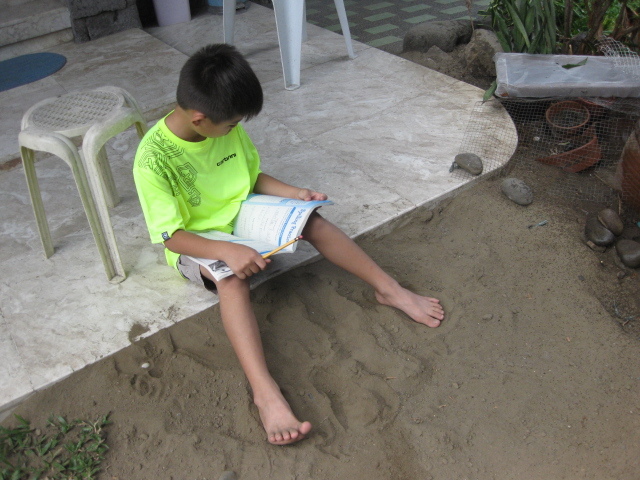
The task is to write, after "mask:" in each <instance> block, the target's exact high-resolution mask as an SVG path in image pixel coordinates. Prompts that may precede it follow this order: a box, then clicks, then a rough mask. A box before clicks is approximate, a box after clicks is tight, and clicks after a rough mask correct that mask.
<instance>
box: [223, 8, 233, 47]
mask: <svg viewBox="0 0 640 480" xmlns="http://www.w3.org/2000/svg"><path fill="white" fill-rule="evenodd" d="M235 22H236V0H224V1H223V2H222V30H223V35H224V37H223V42H224V43H226V44H228V45H233V30H234V28H235Z"/></svg>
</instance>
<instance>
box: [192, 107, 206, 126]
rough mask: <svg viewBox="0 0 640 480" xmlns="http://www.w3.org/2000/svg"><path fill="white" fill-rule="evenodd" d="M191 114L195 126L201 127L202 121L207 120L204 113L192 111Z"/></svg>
mask: <svg viewBox="0 0 640 480" xmlns="http://www.w3.org/2000/svg"><path fill="white" fill-rule="evenodd" d="M189 113H190V114H191V118H190V120H191V123H192V124H194V125H195V126H199V125H200V124H201V123H202V121H203V120H204V119H205V118H207V116H206V115H205V114H204V113H202V112H198V111H197V110H191V111H190V112H189Z"/></svg>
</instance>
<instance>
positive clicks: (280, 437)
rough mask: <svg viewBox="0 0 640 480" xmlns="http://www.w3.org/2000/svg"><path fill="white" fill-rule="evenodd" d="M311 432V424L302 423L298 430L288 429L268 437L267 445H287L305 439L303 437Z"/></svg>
mask: <svg viewBox="0 0 640 480" xmlns="http://www.w3.org/2000/svg"><path fill="white" fill-rule="evenodd" d="M310 431H311V424H310V423H309V422H303V423H301V424H300V426H299V428H298V429H289V430H283V431H279V432H274V433H272V434H271V435H269V443H272V444H274V445H289V444H291V443H295V442H298V441H300V440H302V439H304V438H305V435H306V434H307V433H309V432H310Z"/></svg>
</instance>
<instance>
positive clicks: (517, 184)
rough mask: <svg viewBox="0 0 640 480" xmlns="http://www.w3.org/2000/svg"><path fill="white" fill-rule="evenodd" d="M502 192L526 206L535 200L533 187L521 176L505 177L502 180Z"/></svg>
mask: <svg viewBox="0 0 640 480" xmlns="http://www.w3.org/2000/svg"><path fill="white" fill-rule="evenodd" d="M502 193H504V194H505V195H506V196H507V198H508V199H509V200H511V201H513V202H515V203H517V204H518V205H522V206H526V205H529V204H530V203H531V202H533V192H532V191H531V188H529V185H527V184H526V183H524V182H523V181H522V180H520V179H519V178H505V179H504V181H503V182H502Z"/></svg>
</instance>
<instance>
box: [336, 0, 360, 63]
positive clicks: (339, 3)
mask: <svg viewBox="0 0 640 480" xmlns="http://www.w3.org/2000/svg"><path fill="white" fill-rule="evenodd" d="M333 3H335V5H336V10H337V12H338V18H339V19H340V28H342V36H343V37H344V42H345V43H346V44H347V52H348V53H349V58H356V54H355V53H353V44H352V43H351V30H349V19H348V18H347V11H346V10H345V8H344V0H333Z"/></svg>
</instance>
